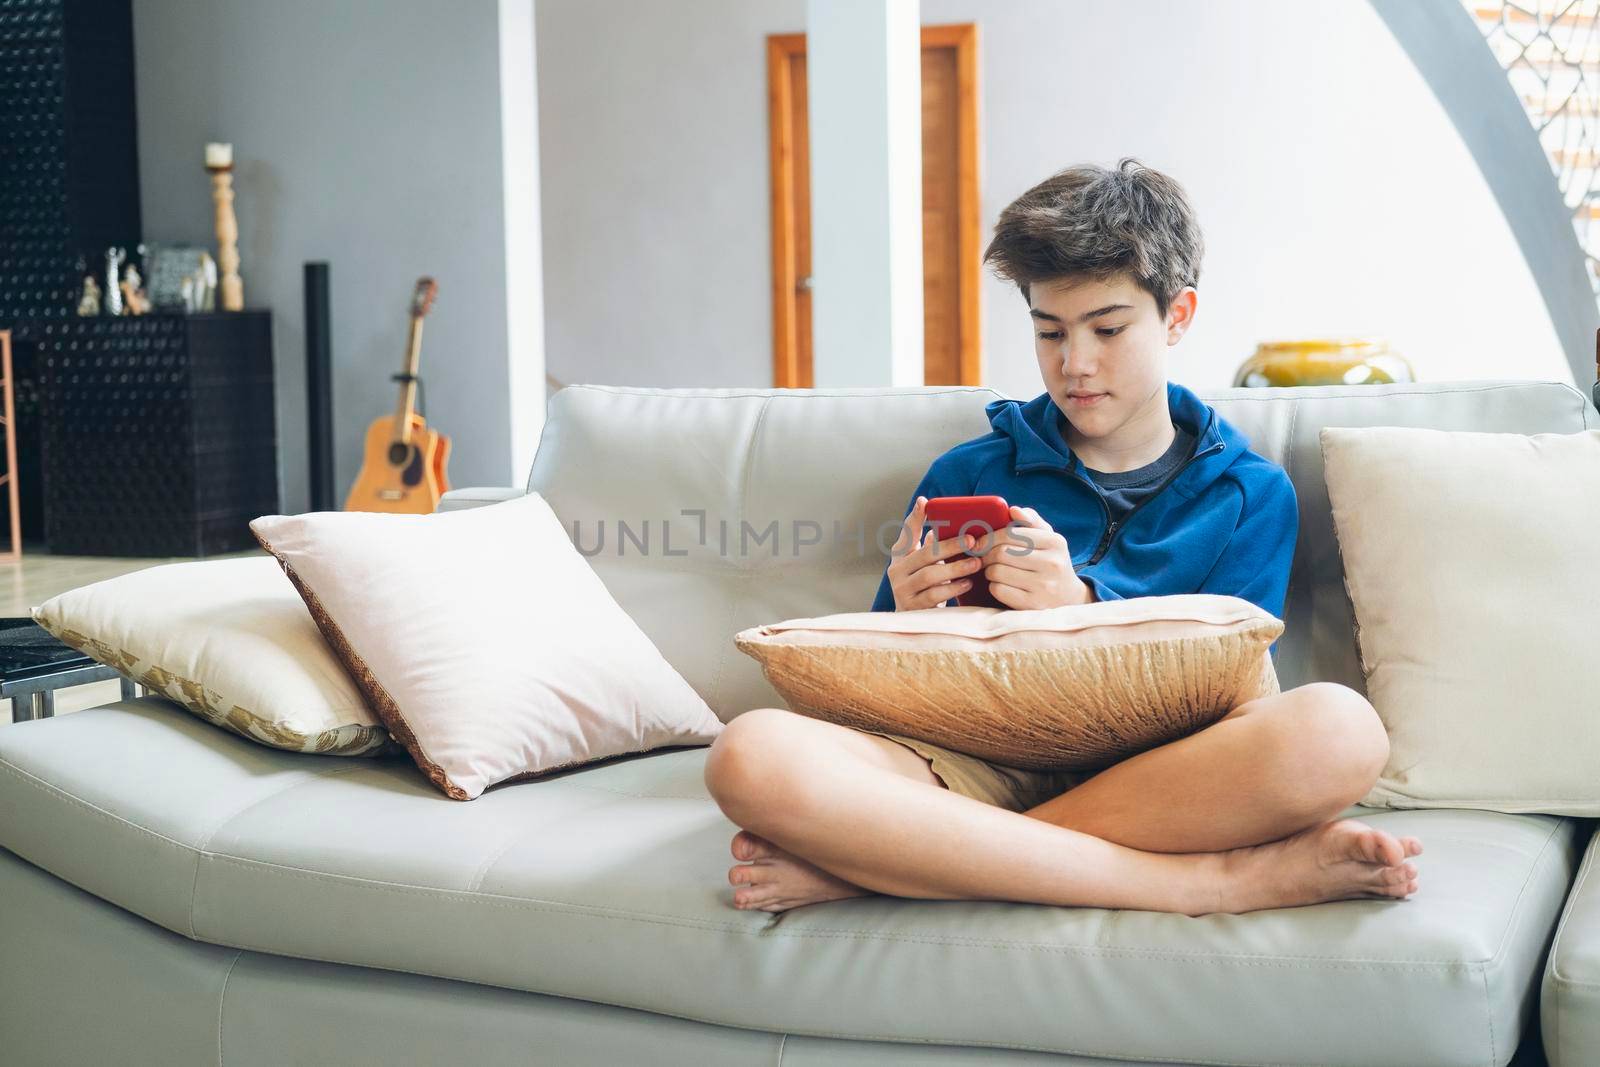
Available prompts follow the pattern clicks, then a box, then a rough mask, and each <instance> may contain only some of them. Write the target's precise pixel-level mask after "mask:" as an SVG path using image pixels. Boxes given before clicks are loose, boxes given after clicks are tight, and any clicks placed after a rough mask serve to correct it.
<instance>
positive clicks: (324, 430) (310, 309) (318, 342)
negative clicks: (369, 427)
mask: <svg viewBox="0 0 1600 1067" xmlns="http://www.w3.org/2000/svg"><path fill="white" fill-rule="evenodd" d="M305 274H306V434H307V437H308V439H309V440H308V446H309V447H308V454H309V456H310V460H311V510H312V511H333V510H335V509H336V508H337V507H338V504H337V503H336V502H335V501H334V494H335V489H334V483H333V340H332V323H331V322H330V321H329V305H328V265H327V264H326V263H324V262H320V261H317V262H312V263H307V264H306V266H305Z"/></svg>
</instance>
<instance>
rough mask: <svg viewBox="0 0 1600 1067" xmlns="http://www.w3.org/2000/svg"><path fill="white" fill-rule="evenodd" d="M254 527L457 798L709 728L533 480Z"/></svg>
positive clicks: (365, 688) (395, 729) (699, 739)
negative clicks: (478, 502)
mask: <svg viewBox="0 0 1600 1067" xmlns="http://www.w3.org/2000/svg"><path fill="white" fill-rule="evenodd" d="M250 528H251V529H252V530H254V531H255V534H256V537H257V538H258V539H259V540H260V541H261V543H262V544H263V545H264V546H265V547H266V548H267V550H268V551H270V552H272V553H273V554H274V555H275V556H277V557H278V559H279V561H280V562H281V563H282V564H283V568H284V570H285V571H286V572H287V573H288V575H289V578H290V580H291V581H293V582H294V584H295V586H296V588H298V589H299V590H300V594H301V595H302V596H303V597H304V598H305V602H306V606H307V607H309V608H310V609H311V615H312V618H314V619H316V621H317V624H318V625H319V626H321V627H322V631H323V633H324V634H325V635H326V636H327V638H328V643H329V644H330V645H331V646H333V649H334V651H335V653H336V654H337V655H338V656H339V658H340V660H341V661H342V662H343V663H344V665H345V666H346V667H347V668H348V669H349V671H350V674H351V676H352V677H353V678H354V679H355V680H356V684H357V685H358V686H359V687H360V688H361V690H362V692H363V693H365V694H366V697H367V700H368V702H369V703H370V704H371V705H372V707H373V709H374V710H376V711H377V712H378V714H379V715H380V716H381V717H382V719H383V722H384V724H385V725H386V726H388V727H389V730H390V732H391V733H393V734H394V735H395V737H396V738H398V739H399V740H400V741H401V743H402V744H404V745H405V746H406V749H407V751H409V752H410V753H411V756H412V758H413V759H414V760H416V762H417V766H419V767H420V768H422V770H423V771H424V772H425V773H426V774H427V775H428V777H429V779H430V780H432V781H433V783H434V784H435V785H437V786H438V787H439V788H440V789H442V790H443V791H444V792H445V793H446V795H448V796H450V797H452V798H454V799H456V800H471V799H473V798H474V797H477V796H478V795H479V794H481V793H482V792H483V791H484V790H485V789H486V788H488V787H489V786H491V785H493V784H495V783H496V782H503V781H507V780H509V779H512V778H523V777H528V776H530V775H535V774H542V773H544V772H546V771H550V770H554V769H556V768H559V767H568V766H573V765H575V764H580V763H587V762H589V761H591V760H597V759H603V758H605V757H607V756H619V755H623V754H625V753H630V752H643V751H646V750H648V749H653V748H660V747H663V746H666V745H698V744H705V743H707V742H709V741H711V740H712V739H713V738H714V737H715V736H716V735H717V733H718V731H720V730H721V729H722V724H721V723H720V722H718V721H717V718H716V716H715V715H713V714H712V713H711V709H710V708H708V707H707V706H706V703H705V701H704V700H702V699H700V697H699V695H698V694H696V693H695V691H694V690H693V689H692V688H690V686H689V683H688V682H686V681H684V680H683V677H682V676H681V675H680V674H678V672H677V671H675V670H673V669H672V667H671V666H670V665H669V664H668V663H667V661H666V660H665V659H663V658H662V657H661V653H660V652H658V651H657V650H656V647H655V645H653V644H651V643H650V639H649V638H648V637H646V636H645V635H644V632H643V631H642V630H640V629H639V627H638V626H637V625H636V624H635V623H634V621H633V620H632V619H630V618H629V617H628V616H627V614H626V613H625V612H624V611H623V610H622V609H621V608H620V607H618V606H617V602H616V601H615V600H613V599H612V598H611V594H610V593H609V592H607V591H606V587H605V586H604V585H603V584H602V583H601V581H600V579H599V578H598V577H597V576H596V575H595V573H594V570H593V568H591V567H590V566H589V563H588V561H587V560H585V559H584V558H583V557H582V556H581V555H579V554H578V550H577V549H576V548H574V547H573V545H572V542H571V540H570V539H569V538H568V537H567V533H566V530H564V529H563V528H562V526H561V522H560V520H559V519H557V518H556V516H555V513H554V512H552V511H551V510H550V506H549V505H548V504H546V503H545V501H544V499H543V498H542V497H540V496H538V495H537V494H529V495H527V496H523V497H519V498H517V499H514V500H508V501H506V502H504V503H501V504H494V505H492V506H490V507H484V508H474V509H472V510H470V511H456V512H445V513H442V514H434V515H378V514H366V513H362V512H318V513H313V514H309V515H292V516H290V515H269V516H265V517H263V518H259V519H257V520H255V521H254V522H252V523H251V524H250Z"/></svg>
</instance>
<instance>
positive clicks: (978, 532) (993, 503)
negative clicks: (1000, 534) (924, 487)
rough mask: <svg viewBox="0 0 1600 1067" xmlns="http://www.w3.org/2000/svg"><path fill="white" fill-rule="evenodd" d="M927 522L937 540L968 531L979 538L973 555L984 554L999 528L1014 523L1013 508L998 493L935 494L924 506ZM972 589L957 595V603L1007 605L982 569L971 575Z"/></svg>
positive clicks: (965, 604)
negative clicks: (986, 494) (977, 494)
mask: <svg viewBox="0 0 1600 1067" xmlns="http://www.w3.org/2000/svg"><path fill="white" fill-rule="evenodd" d="M924 514H925V516H926V518H927V522H928V525H929V526H930V527H931V528H932V530H933V536H934V539H935V540H939V541H947V540H949V539H950V538H952V537H960V536H961V535H962V534H964V533H969V534H971V535H972V536H973V538H974V539H975V540H976V542H977V543H976V544H974V545H973V547H972V550H971V551H972V552H973V553H974V554H977V553H981V552H983V551H984V550H986V549H987V548H988V547H989V544H990V543H991V542H989V541H988V538H989V536H990V535H991V534H993V533H994V532H995V531H997V530H1004V529H1005V528H1006V527H1007V526H1010V525H1011V508H1010V507H1009V506H1007V504H1006V501H1005V498H1004V497H999V496H935V497H929V498H928V504H927V507H926V508H925V509H924ZM950 558H951V559H964V558H966V557H965V556H951V557H950ZM970 577H971V578H972V588H971V589H968V590H967V591H966V592H965V593H962V594H961V595H960V596H958V597H956V603H957V604H959V605H961V606H962V607H964V608H965V607H973V606H978V607H985V608H1003V607H1005V605H1004V604H1002V603H1000V601H998V600H996V599H995V598H994V595H993V594H992V593H990V592H989V579H987V578H985V577H984V576H983V572H982V571H981V570H980V571H976V572H974V573H973V574H972V575H970Z"/></svg>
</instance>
